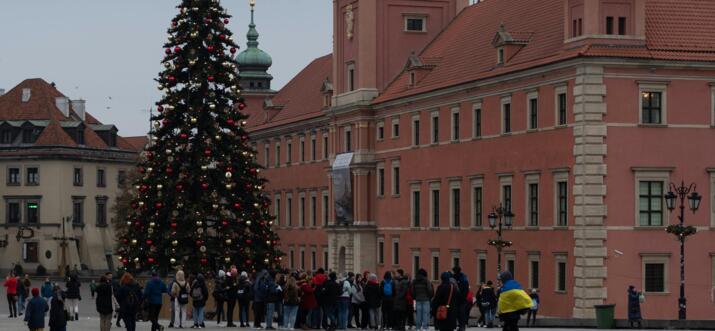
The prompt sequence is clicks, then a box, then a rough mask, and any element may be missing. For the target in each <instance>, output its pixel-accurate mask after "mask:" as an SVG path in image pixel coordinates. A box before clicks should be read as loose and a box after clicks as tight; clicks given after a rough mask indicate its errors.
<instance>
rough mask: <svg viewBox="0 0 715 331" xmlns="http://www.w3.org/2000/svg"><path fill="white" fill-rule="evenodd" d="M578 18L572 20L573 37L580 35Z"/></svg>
mask: <svg viewBox="0 0 715 331" xmlns="http://www.w3.org/2000/svg"><path fill="white" fill-rule="evenodd" d="M577 22H578V21H577V20H573V21H572V22H571V38H575V37H577V36H578V26H577Z"/></svg>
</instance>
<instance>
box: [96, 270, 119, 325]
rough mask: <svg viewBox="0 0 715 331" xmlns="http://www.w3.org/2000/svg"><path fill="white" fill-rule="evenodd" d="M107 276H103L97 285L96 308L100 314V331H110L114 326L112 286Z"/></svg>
mask: <svg viewBox="0 0 715 331" xmlns="http://www.w3.org/2000/svg"><path fill="white" fill-rule="evenodd" d="M110 281H111V280H109V279H107V276H102V278H100V279H99V284H97V299H96V302H95V304H96V306H97V312H98V313H99V329H100V330H101V331H109V329H110V328H111V326H112V313H113V312H114V309H113V308H114V307H112V306H113V302H112V284H111V283H110Z"/></svg>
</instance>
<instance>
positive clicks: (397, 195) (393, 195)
mask: <svg viewBox="0 0 715 331" xmlns="http://www.w3.org/2000/svg"><path fill="white" fill-rule="evenodd" d="M391 197H393V198H399V197H400V195H399V194H392V195H391Z"/></svg>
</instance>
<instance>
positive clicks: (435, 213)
mask: <svg viewBox="0 0 715 331" xmlns="http://www.w3.org/2000/svg"><path fill="white" fill-rule="evenodd" d="M429 192H430V193H429V199H430V200H429V201H430V208H429V211H430V228H435V229H438V228H439V227H440V212H441V211H440V200H441V197H440V182H432V183H430V185H429ZM435 192H436V193H437V196H436V198H437V199H436V200H435Z"/></svg>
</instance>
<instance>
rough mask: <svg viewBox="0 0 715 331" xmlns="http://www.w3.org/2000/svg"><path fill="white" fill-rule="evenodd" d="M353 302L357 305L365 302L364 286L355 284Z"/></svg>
mask: <svg viewBox="0 0 715 331" xmlns="http://www.w3.org/2000/svg"><path fill="white" fill-rule="evenodd" d="M351 302H352V303H353V304H356V305H359V304H361V303H363V302H365V293H364V292H363V289H362V284H358V283H355V284H354V285H353V296H352V301H351Z"/></svg>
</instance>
